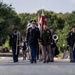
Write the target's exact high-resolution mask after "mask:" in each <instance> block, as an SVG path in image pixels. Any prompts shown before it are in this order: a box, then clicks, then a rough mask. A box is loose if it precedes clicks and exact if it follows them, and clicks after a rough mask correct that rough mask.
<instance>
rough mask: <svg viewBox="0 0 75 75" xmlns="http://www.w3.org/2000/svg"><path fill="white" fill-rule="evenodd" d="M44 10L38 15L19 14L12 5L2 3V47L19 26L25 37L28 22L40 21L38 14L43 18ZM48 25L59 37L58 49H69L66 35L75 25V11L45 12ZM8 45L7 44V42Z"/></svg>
mask: <svg viewBox="0 0 75 75" xmlns="http://www.w3.org/2000/svg"><path fill="white" fill-rule="evenodd" d="M41 13H42V9H41V10H38V11H37V13H32V14H30V13H20V14H17V13H16V12H15V11H14V9H13V7H12V6H11V5H9V6H8V5H7V4H3V3H0V45H2V44H3V43H5V41H6V40H8V36H9V34H10V33H11V31H12V29H13V28H14V27H15V26H17V27H18V29H19V30H20V32H21V34H22V36H23V37H25V36H26V30H27V20H28V17H30V19H35V20H38V14H40V16H41ZM44 14H45V17H46V21H47V24H48V26H49V28H52V29H53V31H54V33H56V34H57V35H58V37H59V39H58V42H57V45H58V47H59V48H60V47H63V46H64V48H66V47H67V43H66V35H67V34H68V32H69V31H70V29H71V27H72V26H73V25H75V11H72V12H71V13H64V14H63V13H55V12H53V11H46V10H44ZM6 43H7V42H6Z"/></svg>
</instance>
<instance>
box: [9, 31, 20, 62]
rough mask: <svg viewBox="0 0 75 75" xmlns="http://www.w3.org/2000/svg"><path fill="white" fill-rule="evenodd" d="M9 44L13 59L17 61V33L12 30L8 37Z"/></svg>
mask: <svg viewBox="0 0 75 75" xmlns="http://www.w3.org/2000/svg"><path fill="white" fill-rule="evenodd" d="M9 45H10V46H11V47H12V54H13V61H14V62H18V55H19V33H17V32H13V33H11V35H10V38H9Z"/></svg>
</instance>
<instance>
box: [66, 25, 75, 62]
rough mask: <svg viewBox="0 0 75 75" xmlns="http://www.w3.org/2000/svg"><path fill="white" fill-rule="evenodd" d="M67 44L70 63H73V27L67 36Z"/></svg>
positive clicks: (74, 49) (74, 51)
mask: <svg viewBox="0 0 75 75" xmlns="http://www.w3.org/2000/svg"><path fill="white" fill-rule="evenodd" d="M67 44H68V46H69V52H70V62H75V26H73V27H72V29H71V31H70V32H69V33H68V35H67Z"/></svg>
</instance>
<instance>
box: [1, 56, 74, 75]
mask: <svg viewBox="0 0 75 75" xmlns="http://www.w3.org/2000/svg"><path fill="white" fill-rule="evenodd" d="M0 75H75V63H70V62H69V60H65V59H61V60H55V62H53V63H45V64H44V63H42V62H39V61H37V63H36V64H35V63H34V64H31V63H30V62H29V60H24V61H23V60H22V58H21V57H20V58H19V62H18V63H13V61H12V58H11V57H0Z"/></svg>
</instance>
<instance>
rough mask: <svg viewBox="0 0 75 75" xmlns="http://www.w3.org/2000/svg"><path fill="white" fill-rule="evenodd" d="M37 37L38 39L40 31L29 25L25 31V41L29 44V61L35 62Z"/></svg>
mask: <svg viewBox="0 0 75 75" xmlns="http://www.w3.org/2000/svg"><path fill="white" fill-rule="evenodd" d="M38 39H40V31H39V28H37V27H30V28H29V29H28V31H27V38H26V40H27V42H28V45H29V46H30V52H31V63H33V62H35V63H36V52H37V49H38Z"/></svg>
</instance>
